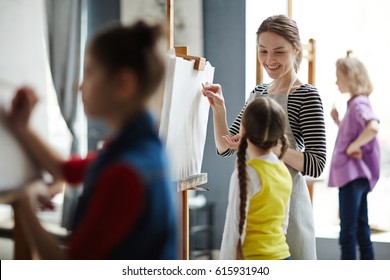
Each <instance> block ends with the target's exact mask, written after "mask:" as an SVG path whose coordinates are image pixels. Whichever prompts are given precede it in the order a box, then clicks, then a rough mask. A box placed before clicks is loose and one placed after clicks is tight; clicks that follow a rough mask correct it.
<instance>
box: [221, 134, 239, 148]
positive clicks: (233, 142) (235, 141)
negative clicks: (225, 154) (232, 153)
mask: <svg viewBox="0 0 390 280" xmlns="http://www.w3.org/2000/svg"><path fill="white" fill-rule="evenodd" d="M222 138H223V141H224V142H225V144H226V145H227V146H228V148H229V149H230V150H238V146H239V145H240V139H241V135H240V134H237V135H234V136H231V137H230V136H229V135H225V136H222Z"/></svg>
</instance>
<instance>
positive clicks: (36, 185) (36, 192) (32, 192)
mask: <svg viewBox="0 0 390 280" xmlns="http://www.w3.org/2000/svg"><path fill="white" fill-rule="evenodd" d="M61 189H62V184H56V185H54V186H48V185H46V184H45V183H44V182H42V181H34V182H33V183H30V184H29V185H28V186H26V187H25V188H24V189H23V190H22V191H21V193H20V195H19V196H18V199H17V200H16V202H15V205H16V204H24V207H26V206H28V207H30V208H31V210H33V211H35V210H37V209H41V210H46V209H50V210H52V209H54V204H53V202H52V201H51V199H52V198H53V197H54V195H56V194H57V193H59V192H60V191H61Z"/></svg>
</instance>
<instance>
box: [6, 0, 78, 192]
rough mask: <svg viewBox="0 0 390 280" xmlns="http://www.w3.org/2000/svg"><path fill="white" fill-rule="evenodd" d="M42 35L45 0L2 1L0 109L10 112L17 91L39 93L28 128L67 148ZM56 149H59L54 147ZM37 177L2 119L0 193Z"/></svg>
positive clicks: (35, 170) (36, 173)
mask: <svg viewBox="0 0 390 280" xmlns="http://www.w3.org/2000/svg"><path fill="white" fill-rule="evenodd" d="M45 35H46V13H45V1H44V0H18V1H0V38H1V44H0V107H2V108H5V109H6V110H9V108H10V104H11V101H12V98H13V96H14V95H15V92H16V90H17V88H19V87H21V86H29V87H32V88H33V89H34V90H35V91H36V93H37V94H38V95H39V96H38V97H39V103H38V104H37V106H36V108H35V109H34V111H33V113H32V116H31V122H30V126H31V127H32V129H33V130H34V131H35V132H36V133H37V134H38V135H39V136H40V137H42V138H43V139H45V140H49V142H50V144H52V143H53V142H55V141H54V138H56V137H57V135H58V134H60V135H61V137H62V139H61V141H62V142H63V143H66V142H67V141H69V142H68V143H69V146H70V140H71V137H70V134H69V131H68V130H67V127H66V124H65V122H64V120H63V118H62V117H61V113H60V111H59V108H58V102H57V99H56V93H55V89H54V85H53V81H52V77H51V73H50V67H49V60H48V53H47V48H46V44H45ZM51 122H53V123H51ZM56 134H57V135H56ZM64 135H66V136H67V137H64ZM57 138H58V137H57ZM64 138H67V139H64ZM52 140H53V141H52ZM56 140H57V139H56ZM57 142H59V141H57ZM55 148H57V151H58V146H55ZM66 148H67V147H65V149H66ZM61 152H62V151H61ZM38 175H39V174H38V172H37V169H36V168H35V167H34V165H33V163H32V162H31V161H30V160H29V158H28V157H27V156H26V154H25V153H24V150H23V149H22V148H21V147H20V145H19V143H18V141H17V140H16V139H15V138H14V136H13V135H12V134H11V133H10V132H9V131H8V130H7V129H6V127H5V125H4V123H3V121H2V120H0V192H2V191H8V190H13V189H16V188H19V187H23V186H24V185H25V184H26V183H27V182H29V181H30V180H31V179H32V178H35V177H37V176H38Z"/></svg>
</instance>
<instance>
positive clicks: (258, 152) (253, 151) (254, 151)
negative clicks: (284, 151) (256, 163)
mask: <svg viewBox="0 0 390 280" xmlns="http://www.w3.org/2000/svg"><path fill="white" fill-rule="evenodd" d="M271 152H272V149H267V150H264V149H261V148H259V147H257V146H255V145H253V144H252V143H251V141H249V140H248V148H247V154H248V159H249V160H250V159H253V158H257V157H261V156H265V155H268V154H270V153H271Z"/></svg>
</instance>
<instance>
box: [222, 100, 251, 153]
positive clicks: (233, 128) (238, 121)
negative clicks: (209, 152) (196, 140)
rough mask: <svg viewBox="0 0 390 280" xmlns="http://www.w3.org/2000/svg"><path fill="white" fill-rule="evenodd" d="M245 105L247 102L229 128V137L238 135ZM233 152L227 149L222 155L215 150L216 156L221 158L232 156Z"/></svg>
mask: <svg viewBox="0 0 390 280" xmlns="http://www.w3.org/2000/svg"><path fill="white" fill-rule="evenodd" d="M247 104H248V102H246V103H245V105H244V107H243V108H242V109H241V111H240V113H239V114H238V116H237V118H236V119H235V120H234V122H233V124H232V125H231V126H230V127H229V134H230V136H234V135H237V134H238V133H240V126H241V119H242V114H243V113H244V111H245V108H246V106H247ZM235 152H236V151H235V150H232V149H227V150H226V151H224V152H223V153H219V152H218V149H217V155H219V156H221V157H229V156H231V155H233V154H234V153H235Z"/></svg>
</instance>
